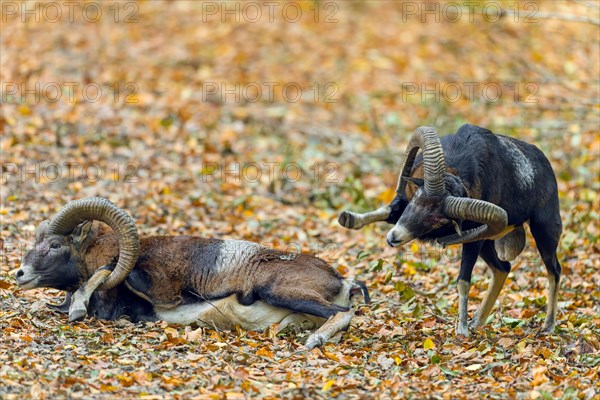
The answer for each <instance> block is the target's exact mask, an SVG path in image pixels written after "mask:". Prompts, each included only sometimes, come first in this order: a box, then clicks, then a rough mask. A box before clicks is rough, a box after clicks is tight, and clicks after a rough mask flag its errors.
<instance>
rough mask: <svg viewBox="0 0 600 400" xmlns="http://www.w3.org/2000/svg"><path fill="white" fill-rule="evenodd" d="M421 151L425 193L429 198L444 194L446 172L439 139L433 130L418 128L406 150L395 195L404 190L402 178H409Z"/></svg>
mask: <svg viewBox="0 0 600 400" xmlns="http://www.w3.org/2000/svg"><path fill="white" fill-rule="evenodd" d="M420 148H421V149H423V167H424V169H425V193H427V194H428V195H430V196H440V195H442V194H444V173H445V172H446V161H445V160H444V151H443V149H442V144H441V142H440V138H439V137H438V135H437V133H436V131H435V129H434V128H430V127H428V126H420V127H419V128H417V130H416V131H415V132H414V133H413V135H412V136H411V138H410V141H409V142H408V147H407V148H406V158H405V159H404V163H403V165H402V171H401V172H400V176H399V177H398V186H397V187H396V193H398V194H400V195H402V194H403V193H404V189H405V188H406V181H405V180H404V179H402V177H405V176H409V175H410V172H411V170H412V167H413V164H414V162H415V158H416V157H417V152H418V151H419V149H420Z"/></svg>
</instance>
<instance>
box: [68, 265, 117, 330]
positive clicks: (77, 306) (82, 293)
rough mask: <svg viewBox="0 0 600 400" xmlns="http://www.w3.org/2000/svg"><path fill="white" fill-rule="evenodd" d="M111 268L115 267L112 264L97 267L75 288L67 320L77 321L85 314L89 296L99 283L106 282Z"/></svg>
mask: <svg viewBox="0 0 600 400" xmlns="http://www.w3.org/2000/svg"><path fill="white" fill-rule="evenodd" d="M113 269H115V266H114V265H105V266H103V267H101V268H99V269H98V270H96V272H94V275H92V277H91V278H90V279H89V280H88V281H87V282H85V283H84V284H83V285H82V286H81V287H80V288H79V289H77V291H76V292H75V293H74V294H73V297H72V299H71V306H70V307H69V321H71V322H73V321H79V320H82V319H84V318H85V317H86V316H87V313H88V305H89V303H90V297H92V294H94V292H95V291H96V289H98V287H99V286H100V285H102V284H103V283H104V282H106V280H107V279H108V277H109V276H110V274H111V273H112V271H113Z"/></svg>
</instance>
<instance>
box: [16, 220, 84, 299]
mask: <svg viewBox="0 0 600 400" xmlns="http://www.w3.org/2000/svg"><path fill="white" fill-rule="evenodd" d="M77 237H78V236H74V234H71V235H66V236H64V235H52V234H45V233H44V232H39V231H38V232H36V243H35V245H34V247H33V249H31V250H29V251H28V252H27V253H25V256H24V257H23V259H22V261H21V268H19V269H18V270H17V273H16V279H17V283H18V284H19V286H20V287H21V288H23V289H33V288H37V287H51V288H55V289H60V290H67V289H72V288H73V287H75V286H76V285H77V283H78V281H79V276H78V272H77V258H78V257H77V249H76V245H75V244H76V240H77Z"/></svg>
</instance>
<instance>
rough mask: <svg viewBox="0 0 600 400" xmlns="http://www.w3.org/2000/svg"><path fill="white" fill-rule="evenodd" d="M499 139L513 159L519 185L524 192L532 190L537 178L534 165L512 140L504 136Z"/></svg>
mask: <svg viewBox="0 0 600 400" xmlns="http://www.w3.org/2000/svg"><path fill="white" fill-rule="evenodd" d="M498 138H500V143H502V145H503V146H504V148H505V151H506V153H507V154H508V155H509V157H510V158H511V159H512V162H513V165H514V166H515V172H516V178H517V185H519V188H520V189H522V190H524V189H531V188H532V187H533V180H534V178H535V171H534V169H533V165H532V164H531V162H530V161H529V159H528V158H527V157H525V155H524V154H523V152H522V151H521V149H519V147H518V146H517V145H516V144H514V143H513V141H512V140H511V139H510V138H508V137H504V136H498Z"/></svg>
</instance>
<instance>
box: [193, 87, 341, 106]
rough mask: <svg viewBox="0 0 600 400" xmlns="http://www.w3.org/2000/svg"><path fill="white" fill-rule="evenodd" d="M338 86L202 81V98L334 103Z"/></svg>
mask: <svg viewBox="0 0 600 400" xmlns="http://www.w3.org/2000/svg"><path fill="white" fill-rule="evenodd" d="M338 92H339V86H338V85H337V83H335V82H327V83H324V84H322V83H319V82H314V83H313V84H311V85H310V86H308V87H303V86H302V85H300V84H299V83H297V82H288V83H281V82H248V83H239V82H234V83H229V82H203V83H202V101H203V102H205V103H206V102H212V103H235V104H239V103H257V102H267V103H273V102H275V101H284V102H286V103H297V102H299V101H303V102H305V103H337V102H338V99H337V94H338Z"/></svg>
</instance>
